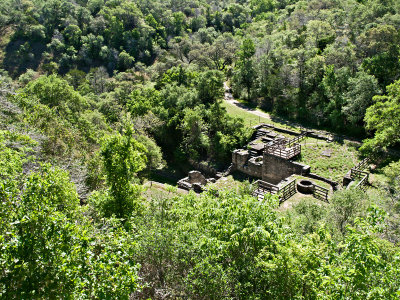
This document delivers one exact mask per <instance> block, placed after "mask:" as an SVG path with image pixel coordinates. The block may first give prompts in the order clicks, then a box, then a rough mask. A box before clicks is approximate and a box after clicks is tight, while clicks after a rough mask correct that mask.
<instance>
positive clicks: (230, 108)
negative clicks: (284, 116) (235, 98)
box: [222, 101, 299, 131]
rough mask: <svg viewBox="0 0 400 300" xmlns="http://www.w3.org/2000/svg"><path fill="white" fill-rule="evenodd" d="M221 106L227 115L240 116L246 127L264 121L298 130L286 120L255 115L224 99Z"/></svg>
mask: <svg viewBox="0 0 400 300" xmlns="http://www.w3.org/2000/svg"><path fill="white" fill-rule="evenodd" d="M222 106H223V107H225V108H226V111H227V112H228V114H229V115H231V116H233V117H240V118H242V119H243V120H244V124H245V125H246V126H248V127H252V126H255V125H258V124H260V123H266V124H271V125H275V126H277V127H282V128H287V129H291V130H295V131H299V130H298V128H296V127H294V126H291V125H290V124H289V123H288V122H286V121H284V120H279V119H277V118H275V117H272V118H265V117H260V116H256V115H254V114H253V113H251V112H250V111H246V110H244V109H242V108H240V107H237V106H236V105H234V104H232V103H227V102H226V101H223V102H222ZM250 109H251V108H250ZM254 110H258V111H260V112H262V111H261V110H259V109H254ZM264 113H265V112H264Z"/></svg>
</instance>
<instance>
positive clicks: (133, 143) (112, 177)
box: [101, 127, 147, 218]
mask: <svg viewBox="0 0 400 300" xmlns="http://www.w3.org/2000/svg"><path fill="white" fill-rule="evenodd" d="M146 152H147V150H146V148H145V147H144V146H143V144H141V143H140V142H138V141H137V140H136V139H134V137H133V130H132V128H131V127H128V128H126V129H124V131H123V133H122V135H121V134H116V135H111V136H108V137H106V138H105V139H104V141H103V143H102V147H101V156H102V158H103V163H104V169H105V172H106V176H107V179H106V181H107V184H108V186H109V188H110V190H109V192H110V196H111V199H108V200H107V203H104V204H103V205H104V206H103V207H104V208H103V212H104V213H105V214H106V216H111V215H112V214H115V215H116V216H117V217H118V218H126V217H128V216H130V215H131V214H132V213H133V212H134V210H135V209H137V208H138V207H139V204H138V203H137V197H138V194H139V190H138V187H137V186H135V185H134V184H133V180H134V177H135V174H137V172H139V171H141V170H143V169H144V168H145V167H146V162H147V158H146Z"/></svg>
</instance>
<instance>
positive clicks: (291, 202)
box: [277, 193, 329, 212]
mask: <svg viewBox="0 0 400 300" xmlns="http://www.w3.org/2000/svg"><path fill="white" fill-rule="evenodd" d="M305 199H310V200H311V201H312V202H314V203H316V204H318V205H329V204H328V203H326V202H323V201H321V200H318V199H315V198H314V197H313V196H312V195H304V194H300V193H296V194H295V195H294V196H293V197H291V198H290V199H288V200H286V201H285V202H283V203H282V204H281V205H280V206H279V207H278V209H277V210H278V211H280V212H284V211H286V210H288V209H291V208H293V206H296V205H297V204H299V202H300V201H302V200H305Z"/></svg>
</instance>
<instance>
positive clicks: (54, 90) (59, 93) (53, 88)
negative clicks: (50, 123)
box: [24, 74, 88, 113]
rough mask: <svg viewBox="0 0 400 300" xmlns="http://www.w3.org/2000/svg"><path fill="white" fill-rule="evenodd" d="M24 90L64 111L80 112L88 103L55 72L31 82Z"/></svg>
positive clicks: (27, 93)
mask: <svg viewBox="0 0 400 300" xmlns="http://www.w3.org/2000/svg"><path fill="white" fill-rule="evenodd" d="M24 92H25V94H26V95H29V96H30V97H36V98H37V99H39V101H40V103H42V104H45V105H47V106H49V107H51V108H52V107H54V108H55V109H56V110H58V111H63V112H64V113H65V112H67V111H66V110H68V109H70V110H71V111H73V112H79V111H82V110H83V109H85V108H86V107H87V105H88V103H87V101H86V99H85V98H84V97H82V96H81V95H80V94H79V93H78V92H76V91H75V90H74V88H73V87H72V86H70V85H69V83H68V82H67V81H66V80H64V79H62V78H60V77H58V76H57V75H54V74H53V75H49V76H41V77H39V78H38V79H36V80H35V81H32V82H30V83H29V84H28V85H27V86H26V87H25V89H24ZM67 108H68V109H67Z"/></svg>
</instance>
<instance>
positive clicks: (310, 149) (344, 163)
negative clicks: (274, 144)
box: [299, 138, 360, 181]
mask: <svg viewBox="0 0 400 300" xmlns="http://www.w3.org/2000/svg"><path fill="white" fill-rule="evenodd" d="M326 151H328V152H330V157H328V156H325V155H324V152H326ZM299 161H300V162H302V163H304V164H306V165H309V166H311V172H312V173H316V174H318V175H320V176H323V177H325V178H328V179H331V180H334V181H341V179H342V178H343V176H344V175H345V174H346V173H347V172H348V171H349V170H350V169H351V168H352V167H354V166H355V165H356V164H357V163H358V162H359V161H360V158H359V154H358V151H357V149H356V146H355V145H353V144H352V143H350V142H346V141H345V142H344V143H342V144H340V143H336V142H333V143H327V142H325V141H321V140H316V139H310V138H307V139H306V140H305V141H303V142H302V152H301V157H300V159H299Z"/></svg>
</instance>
